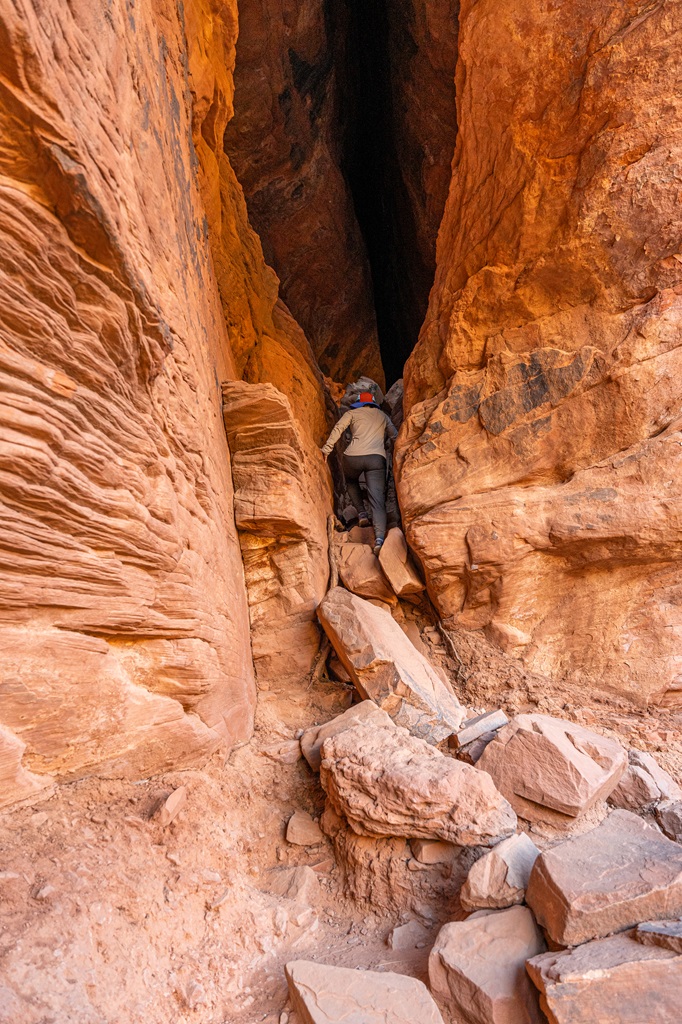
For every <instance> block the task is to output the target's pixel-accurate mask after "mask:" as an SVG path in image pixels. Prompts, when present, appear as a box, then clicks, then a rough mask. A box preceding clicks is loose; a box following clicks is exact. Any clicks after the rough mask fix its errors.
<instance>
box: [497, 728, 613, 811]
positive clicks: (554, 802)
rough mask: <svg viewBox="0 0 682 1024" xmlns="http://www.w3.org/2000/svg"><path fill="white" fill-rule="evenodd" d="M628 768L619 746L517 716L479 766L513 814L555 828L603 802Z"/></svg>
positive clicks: (594, 735) (589, 733)
mask: <svg viewBox="0 0 682 1024" xmlns="http://www.w3.org/2000/svg"><path fill="white" fill-rule="evenodd" d="M626 766H627V754H626V752H625V750H624V749H623V747H622V746H621V745H620V743H618V741H617V740H612V739H608V738H607V737H605V736H600V735H599V734H598V733H595V732H592V731H591V730H590V729H585V728H584V727H583V726H581V725H576V724H575V723H574V722H567V721H564V720H563V719H560V718H551V717H550V716H549V715H538V714H531V715H517V716H516V718H514V719H512V721H511V722H510V723H509V725H506V726H505V727H504V728H503V729H501V730H500V731H499V732H498V734H497V736H496V737H495V739H494V740H492V742H490V743H489V744H488V745H487V746H486V748H485V750H484V751H483V753H482V755H481V757H480V759H479V760H478V761H477V767H478V768H480V769H482V770H483V771H486V772H489V773H490V775H492V777H493V779H494V780H495V784H496V786H497V787H498V789H499V790H500V792H502V793H504V795H505V796H506V797H507V799H508V800H509V802H510V803H511V805H512V806H513V807H514V809H515V811H516V813H517V814H519V815H520V816H521V817H523V818H527V819H528V820H529V821H538V820H540V821H541V820H550V821H554V822H556V823H558V824H560V823H561V818H562V817H563V819H564V821H565V820H566V818H567V817H572V818H575V817H577V816H578V815H580V814H582V813H584V812H585V811H587V810H588V809H589V808H590V807H592V806H593V805H594V804H595V803H596V802H597V801H598V800H603V799H605V798H606V797H607V796H608V795H609V794H610V793H611V791H612V790H613V789H614V788H615V786H616V785H617V783H618V780H619V779H620V777H621V775H622V774H623V772H624V771H625V768H626Z"/></svg>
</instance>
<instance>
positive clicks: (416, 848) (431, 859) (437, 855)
mask: <svg viewBox="0 0 682 1024" xmlns="http://www.w3.org/2000/svg"><path fill="white" fill-rule="evenodd" d="M410 849H411V850H412V855H413V856H414V858H415V859H416V860H418V861H419V863H420V864H451V863H452V861H453V860H454V859H455V858H456V857H457V854H458V850H457V847H456V846H454V845H453V844H452V843H444V842H443V841H442V840H440V839H413V840H412V841H411V842H410Z"/></svg>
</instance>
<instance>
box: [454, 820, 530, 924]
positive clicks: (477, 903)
mask: <svg viewBox="0 0 682 1024" xmlns="http://www.w3.org/2000/svg"><path fill="white" fill-rule="evenodd" d="M539 854H540V851H539V850H538V848H537V846H536V845H535V843H534V842H533V841H532V839H529V838H528V836H527V835H526V833H525V832H519V833H518V835H515V836H510V837H509V839H505V840H504V842H502V843H498V845H497V846H495V847H493V849H492V850H491V851H490V852H489V853H485V854H484V855H483V856H482V857H481V858H480V860H477V861H476V863H475V864H473V865H472V867H471V869H470V871H469V874H468V875H467V880H466V882H465V883H464V885H463V886H462V891H461V893H460V895H459V901H460V903H461V904H462V907H463V908H464V910H467V911H472V910H483V909H486V908H498V907H511V906H514V904H516V903H523V901H524V899H525V896H526V888H527V886H528V879H529V878H530V873H531V871H532V869H533V865H534V864H535V861H536V860H537V858H538V856H539Z"/></svg>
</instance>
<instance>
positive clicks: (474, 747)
mask: <svg viewBox="0 0 682 1024" xmlns="http://www.w3.org/2000/svg"><path fill="white" fill-rule="evenodd" d="M496 736H497V733H496V732H485V733H483V735H482V736H479V737H478V739H476V740H472V742H471V743H467V744H465V745H464V746H463V747H457V748H453V749H454V754H455V757H456V758H457V760H458V761H464V762H466V764H474V765H475V764H478V762H479V761H480V760H481V757H482V756H483V751H484V750H485V748H486V747H487V746H488V744H489V743H492V741H493V740H494V739H495V737H496ZM448 742H449V743H452V736H451V737H450V740H449V741H448Z"/></svg>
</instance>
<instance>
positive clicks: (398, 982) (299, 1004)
mask: <svg viewBox="0 0 682 1024" xmlns="http://www.w3.org/2000/svg"><path fill="white" fill-rule="evenodd" d="M285 972H286V976H287V981H288V983H289V993H290V995H291V1001H292V1003H293V1006H294V1009H295V1010H296V1013H297V1014H298V1015H299V1017H300V1019H301V1021H302V1024H339V1021H347V1022H348V1024H353V1022H356V1021H357V1024H416V1022H417V1021H418V1022H419V1024H443V1019H442V1017H441V1015H440V1011H439V1010H438V1007H437V1006H436V1004H435V1003H434V1001H433V999H432V998H431V995H430V994H429V991H428V989H427V988H426V985H424V984H423V983H422V982H421V981H417V979H416V978H407V977H405V976H404V975H402V974H393V973H392V972H390V971H387V972H386V973H380V972H378V971H354V970H350V969H349V968H347V967H329V966H327V965H326V964H318V963H315V962H313V961H311V960H295V961H293V962H292V963H288V964H287V965H286V967H285Z"/></svg>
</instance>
